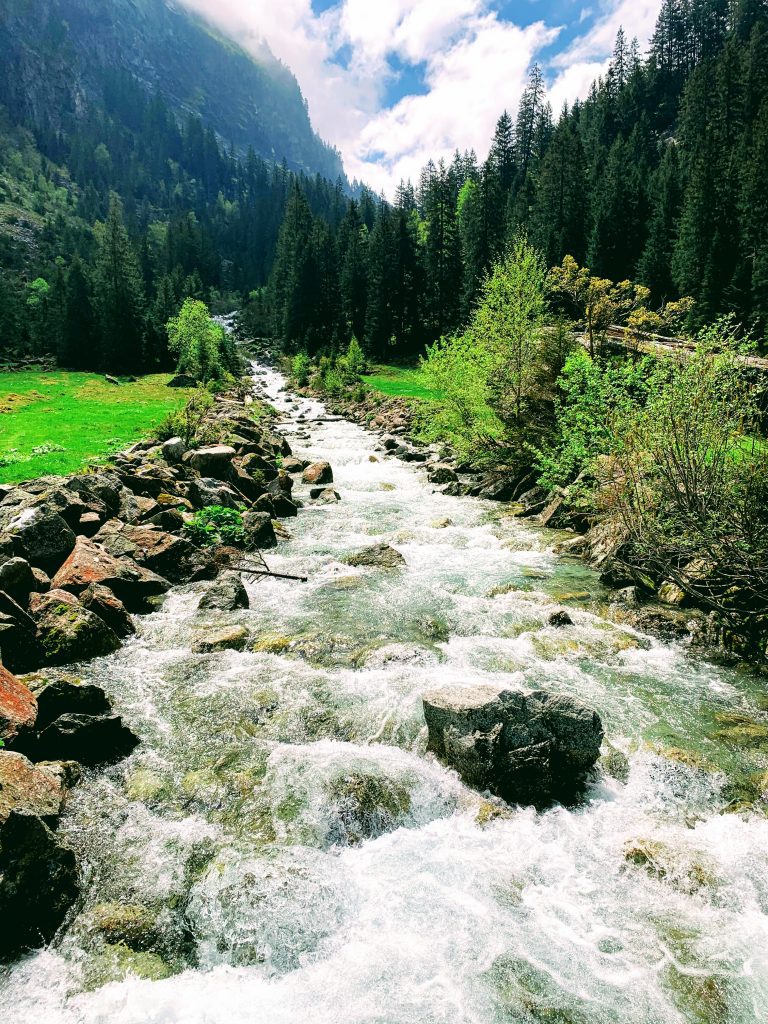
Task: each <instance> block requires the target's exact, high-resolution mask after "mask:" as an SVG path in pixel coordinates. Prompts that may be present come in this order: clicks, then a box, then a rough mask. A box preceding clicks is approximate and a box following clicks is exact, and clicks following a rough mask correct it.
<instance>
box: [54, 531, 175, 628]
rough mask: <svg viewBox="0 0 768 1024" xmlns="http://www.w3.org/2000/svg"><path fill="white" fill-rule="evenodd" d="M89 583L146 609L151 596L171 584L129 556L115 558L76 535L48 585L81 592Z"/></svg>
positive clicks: (134, 608)
mask: <svg viewBox="0 0 768 1024" xmlns="http://www.w3.org/2000/svg"><path fill="white" fill-rule="evenodd" d="M92 583H100V584H103V585H104V586H105V587H109V589H110V590H111V591H112V592H113V593H114V594H116V595H117V597H119V598H120V600H121V601H122V602H123V604H124V605H125V607H126V608H128V610H129V611H142V610H145V609H146V608H147V606H148V603H149V599H150V598H151V597H155V596H157V595H158V594H162V593H164V592H165V591H166V590H168V588H169V586H170V584H169V583H168V581H167V580H165V579H163V578H162V577H161V576H157V575H156V574H155V573H153V572H151V571H150V570H149V569H145V568H143V567H142V566H140V565H138V564H137V563H136V562H134V561H133V560H132V559H130V558H125V557H123V558H115V557H114V555H110V553H109V552H108V551H107V550H106V549H105V548H103V547H102V546H101V545H100V544H97V543H96V542H95V541H92V540H89V539H88V538H87V537H78V538H77V543H76V545H75V549H74V551H73V552H72V554H71V555H70V556H69V558H68V559H67V560H66V562H65V563H64V565H62V567H61V568H60V569H59V571H58V572H57V573H56V575H55V576H54V578H53V580H52V581H51V586H52V587H53V588H55V589H61V590H69V591H71V592H72V593H74V594H80V593H82V592H83V591H84V590H85V589H86V587H88V586H90V585H91V584H92Z"/></svg>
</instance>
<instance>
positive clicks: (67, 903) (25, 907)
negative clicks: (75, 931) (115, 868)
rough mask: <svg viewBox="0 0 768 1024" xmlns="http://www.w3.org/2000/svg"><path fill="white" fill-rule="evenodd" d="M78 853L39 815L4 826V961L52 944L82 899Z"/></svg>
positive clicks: (0, 841)
mask: <svg viewBox="0 0 768 1024" xmlns="http://www.w3.org/2000/svg"><path fill="white" fill-rule="evenodd" d="M77 895H78V883H77V865H76V862H75V855H74V853H73V852H72V851H71V850H70V849H68V848H67V847H66V846H64V845H63V844H62V843H60V842H59V841H58V840H57V838H56V836H55V835H54V833H53V832H52V831H51V829H50V828H49V827H48V826H47V825H46V823H45V822H44V821H43V820H42V818H39V817H37V816H35V815H29V814H22V813H19V812H18V811H12V812H11V813H10V814H9V815H8V817H7V819H6V820H5V821H4V822H3V823H2V824H1V825H0V921H2V922H3V927H2V928H0V961H4V960H11V959H13V958H14V957H16V956H18V955H20V954H21V953H22V952H24V951H25V950H28V949H34V948H35V947H37V946H41V945H43V944H44V943H45V942H49V941H50V940H51V939H52V938H53V936H54V935H55V933H56V930H57V929H58V927H59V926H60V925H61V923H62V921H63V920H64V917H65V915H66V913H67V911H68V910H69V908H70V907H71V906H72V904H73V903H74V902H75V900H76V899H77Z"/></svg>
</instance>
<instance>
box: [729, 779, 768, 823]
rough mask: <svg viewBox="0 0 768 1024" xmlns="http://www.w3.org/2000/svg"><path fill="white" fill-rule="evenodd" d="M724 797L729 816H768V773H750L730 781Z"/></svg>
mask: <svg viewBox="0 0 768 1024" xmlns="http://www.w3.org/2000/svg"><path fill="white" fill-rule="evenodd" d="M722 796H723V797H724V799H725V800H726V801H727V803H726V807H725V810H726V811H727V812H728V813H729V814H741V813H757V814H764V815H765V814H768V772H766V771H757V772H748V773H746V774H745V775H743V776H741V777H737V778H733V779H730V780H729V781H728V783H727V785H726V786H725V787H724V788H723V791H722Z"/></svg>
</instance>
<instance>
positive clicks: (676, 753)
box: [651, 745, 717, 772]
mask: <svg viewBox="0 0 768 1024" xmlns="http://www.w3.org/2000/svg"><path fill="white" fill-rule="evenodd" d="M651 749H652V750H653V751H654V753H656V754H658V755H659V756H660V757H663V758H665V760H667V761H674V763H675V764H681V765H684V766H685V767H686V768H694V769H696V770H697V771H702V772H714V771H717V767H716V766H715V765H713V764H712V762H711V761H708V760H707V759H706V758H705V757H704V755H703V754H700V753H699V752H698V751H696V750H688V749H686V748H684V747H662V746H657V745H654V746H652V747H651Z"/></svg>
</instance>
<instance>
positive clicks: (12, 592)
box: [0, 389, 298, 960]
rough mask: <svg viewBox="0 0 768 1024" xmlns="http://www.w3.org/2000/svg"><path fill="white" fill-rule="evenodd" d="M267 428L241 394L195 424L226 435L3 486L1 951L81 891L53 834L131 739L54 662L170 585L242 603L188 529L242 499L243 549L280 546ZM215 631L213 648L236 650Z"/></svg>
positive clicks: (281, 500) (127, 630)
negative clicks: (202, 587)
mask: <svg viewBox="0 0 768 1024" xmlns="http://www.w3.org/2000/svg"><path fill="white" fill-rule="evenodd" d="M273 426H274V418H273V417H272V416H270V414H269V413H268V411H267V410H266V409H265V408H264V407H263V406H261V405H259V404H258V403H256V404H255V403H254V402H253V399H252V397H251V396H250V395H249V394H247V393H246V390H245V389H238V390H236V391H233V392H231V393H228V394H222V395H218V396H217V397H216V401H215V403H214V405H213V407H212V409H211V410H210V411H209V413H208V414H207V415H206V416H205V418H204V421H203V422H202V423H201V424H200V433H203V434H204V435H205V436H207V437H211V436H215V437H219V438H221V439H222V441H223V442H224V443H218V444H208V445H204V446H197V445H196V444H195V443H194V441H191V442H190V443H189V444H185V443H184V441H183V440H182V439H181V438H180V437H174V438H170V439H168V440H166V441H164V442H163V443H155V442H151V441H147V442H143V443H140V444H136V445H134V446H133V447H132V448H130V449H129V450H127V451H125V452H123V453H121V454H120V455H118V456H116V457H115V459H114V464H113V465H112V466H111V467H110V468H109V469H104V470H101V469H99V470H94V471H86V472H82V473H78V474H75V475H73V476H70V477H67V478H43V479H37V480H31V481H27V482H25V483H22V484H19V485H16V486H12V487H9V486H3V487H0V662H1V664H0V741H2V742H1V743H0V746H1V747H2V749H0V919H2V920H3V921H4V922H5V924H4V927H3V929H2V935H1V936H0V960H3V959H9V958H12V957H13V956H15V955H17V954H18V953H19V952H21V951H22V950H24V949H27V948H30V947H34V946H35V945H39V944H40V943H41V942H46V941H48V940H49V939H50V938H51V937H52V936H53V934H54V933H55V932H56V930H57V928H58V927H59V926H60V925H61V923H62V921H63V919H64V917H65V915H66V913H67V911H68V909H69V908H70V906H71V905H72V904H73V902H74V901H75V900H76V899H77V894H78V873H77V865H76V863H75V857H74V854H73V853H72V851H71V850H70V849H68V848H67V847H66V846H65V845H64V844H62V843H61V842H59V840H58V839H57V836H56V828H57V825H58V821H59V816H60V814H61V811H62V808H63V806H64V804H65V802H66V799H67V795H68V792H69V790H70V789H71V787H72V786H73V785H75V784H76V782H77V781H78V779H79V776H80V770H81V766H88V767H93V766H98V765H104V764H108V763H111V762H114V761H116V760H118V759H120V758H122V757H124V756H125V755H127V754H128V753H130V752H131V750H132V749H133V748H134V747H135V746H136V744H137V743H138V739H137V738H136V737H135V736H134V735H133V733H132V732H131V731H130V730H129V729H128V728H127V726H126V725H125V724H124V723H123V722H122V720H121V718H120V717H119V716H117V715H115V714H114V713H113V711H112V707H111V704H110V702H109V700H108V699H107V697H106V694H105V693H104V691H103V690H102V689H100V687H98V686H96V685H93V684H90V685H85V684H82V683H81V682H80V680H79V679H77V678H75V677H74V676H72V675H68V674H64V673H62V672H61V671H58V670H57V669H56V666H64V665H68V664H71V663H73V662H81V661H84V660H87V659H89V658H94V657H99V656H103V655H106V654H109V653H111V652H112V651H115V650H116V649H117V648H118V647H119V646H120V644H121V642H122V640H123V639H124V638H126V637H128V636H130V635H131V634H132V633H134V631H135V626H134V623H133V620H132V618H131V616H132V614H136V613H138V614H140V613H142V612H148V611H152V610H153V609H154V608H155V607H156V606H157V602H158V601H159V600H161V599H162V595H163V594H165V593H166V592H167V591H168V590H170V588H171V587H172V586H173V585H175V584H180V583H187V582H191V581H193V580H200V579H213V578H214V577H217V576H219V579H218V582H217V583H216V584H215V585H214V587H213V588H212V590H211V592H210V593H209V594H208V595H207V600H208V601H209V602H211V605H212V606H213V607H217V608H235V607H237V606H238V602H239V601H242V598H243V595H244V594H245V591H244V589H243V587H242V583H241V582H240V578H239V576H237V575H236V574H233V573H231V572H230V573H228V572H227V571H226V566H227V564H228V561H230V560H232V559H235V560H237V559H239V558H240V557H241V555H240V554H239V553H238V551H237V549H236V548H231V547H222V546H218V547H211V546H207V545H205V544H202V543H200V542H199V541H198V542H196V539H195V538H196V535H195V533H194V532H190V531H189V530H188V529H187V526H188V524H189V523H190V522H191V521H193V520H194V516H195V513H196V512H197V511H199V510H201V509H204V508H206V507H209V506H219V507H222V508H228V509H238V510H240V511H241V512H242V530H241V536H240V543H241V547H242V548H246V549H264V548H270V547H274V546H275V545H276V544H277V542H278V540H277V538H278V536H279V535H280V533H281V531H282V527H281V525H280V523H279V521H278V517H279V519H282V518H285V517H290V516H295V515H296V514H297V511H298V505H297V503H295V502H293V501H292V500H291V490H292V486H293V479H292V477H291V476H290V474H289V473H288V472H286V471H285V470H284V469H282V468H281V461H282V460H283V459H284V458H287V457H288V456H290V447H289V445H288V444H287V442H286V441H285V439H284V438H282V437H279V436H277V435H276V434H275V433H274V431H273ZM203 539H204V538H203ZM222 570H223V571H222ZM245 600H246V602H247V596H246V597H245ZM219 632H220V635H218V636H213V635H212V636H210V637H207V638H206V642H207V643H208V649H211V650H213V649H221V648H225V647H227V646H234V645H235V643H236V638H234V637H228V636H227V635H226V631H225V630H222V631H219ZM18 676H21V678H19V677H18Z"/></svg>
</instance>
